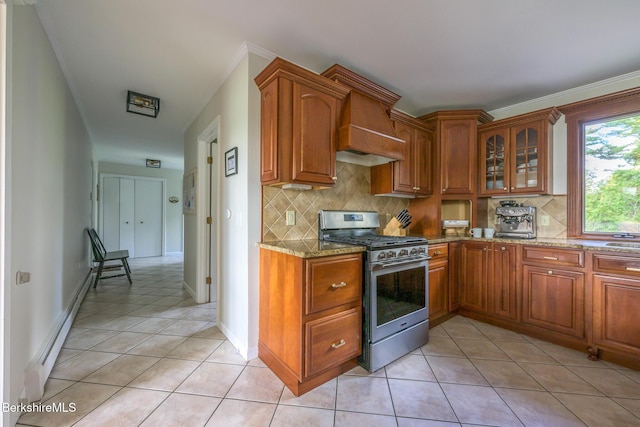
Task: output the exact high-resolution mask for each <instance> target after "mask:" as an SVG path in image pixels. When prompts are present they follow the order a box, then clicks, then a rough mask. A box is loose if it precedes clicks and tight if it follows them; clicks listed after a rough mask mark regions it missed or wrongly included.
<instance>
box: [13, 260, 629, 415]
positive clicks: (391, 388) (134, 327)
mask: <svg viewBox="0 0 640 427" xmlns="http://www.w3.org/2000/svg"><path fill="white" fill-rule="evenodd" d="M131 267H132V271H133V280H134V283H133V285H132V286H129V285H128V284H127V283H126V280H125V279H124V278H116V279H108V280H105V281H101V283H100V284H99V285H98V288H97V289H95V290H94V289H93V288H91V289H90V290H89V291H88V293H87V296H86V298H85V301H84V302H83V304H82V306H81V309H80V312H79V313H78V317H77V319H76V321H75V323H74V325H73V327H72V329H71V332H70V336H69V338H68V339H67V341H66V342H65V344H64V348H63V350H62V352H61V354H60V356H59V357H58V360H57V362H56V365H55V367H54V369H53V372H52V373H51V376H50V379H49V381H48V382H47V385H46V388H45V396H44V399H43V402H44V403H56V404H60V403H65V404H66V409H68V410H70V409H72V404H74V405H75V411H67V412H52V413H46V412H40V413H38V412H32V413H28V414H24V415H23V416H22V417H21V418H20V420H19V424H18V425H23V426H51V427H53V426H55V427H59V426H68V425H74V426H92V427H95V426H100V427H102V426H138V425H142V426H152V427H157V426H172V427H173V426H181V425H182V426H188V427H197V426H205V425H206V426H224V427H233V426H238V427H240V426H241V427H245V426H264V427H266V426H271V427H281V426H282V427H284V426H287V427H289V426H303V427H314V426H318V427H331V426H339V427H352V426H371V427H378V426H381V427H393V426H395V427H445V426H447V427H454V426H461V425H464V426H471V425H474V426H522V425H526V426H584V425H588V426H594V427H596V426H604V425H611V426H613V425H615V426H639V425H640V375H639V374H640V373H639V372H637V371H631V370H628V369H624V368H621V367H619V366H615V365H612V364H608V363H605V362H601V361H598V362H592V361H589V360H588V359H587V358H586V354H581V353H578V352H575V351H572V350H568V349H565V348H562V347H558V346H555V345H553V344H549V343H545V342H542V341H539V340H535V339H533V338H530V337H525V336H523V335H520V334H516V333H514V332H510V331H506V330H503V329H500V328H496V327H494V326H491V325H487V324H484V323H480V322H476V321H473V320H469V319H466V318H463V317H456V318H453V319H451V320H449V321H447V322H445V323H444V324H442V325H440V326H437V327H435V328H433V329H432V330H431V339H430V342H429V344H427V345H425V346H423V347H422V348H420V349H417V350H415V351H414V352H412V353H411V354H409V355H407V356H405V357H403V358H401V359H399V360H397V361H396V362H394V363H392V364H390V365H388V366H386V367H385V368H383V369H381V370H379V371H377V372H374V373H372V374H369V373H368V372H366V371H364V370H363V369H362V368H359V367H358V368H355V369H353V370H352V371H350V372H348V373H347V374H345V375H342V376H340V377H339V378H337V379H334V380H332V381H329V382H328V383H326V384H324V385H322V386H320V387H318V388H317V389H315V390H312V391H311V392H309V393H307V394H305V395H303V396H301V397H299V398H296V397H295V396H293V394H292V393H291V392H290V391H289V390H288V389H286V388H285V387H284V385H283V384H282V382H281V381H280V380H279V379H278V378H277V377H276V376H275V375H274V374H273V373H272V372H271V371H270V370H269V369H267V368H266V367H265V366H264V364H262V362H260V360H259V359H254V360H252V361H250V362H248V363H247V362H246V361H245V360H244V359H243V358H242V357H241V356H240V355H239V354H238V353H237V352H236V350H235V349H234V348H233V346H232V345H231V344H230V343H229V341H227V340H226V338H225V336H224V335H223V334H222V333H221V332H220V331H219V329H218V328H217V327H216V326H215V318H216V307H215V305H214V304H203V305H197V304H195V303H194V302H193V300H192V299H191V297H190V296H189V295H188V294H187V293H186V292H184V291H183V290H182V284H181V282H182V258H180V257H163V258H140V259H133V260H131Z"/></svg>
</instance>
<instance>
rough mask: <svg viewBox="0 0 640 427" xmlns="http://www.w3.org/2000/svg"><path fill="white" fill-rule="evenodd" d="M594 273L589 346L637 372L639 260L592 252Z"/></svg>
mask: <svg viewBox="0 0 640 427" xmlns="http://www.w3.org/2000/svg"><path fill="white" fill-rule="evenodd" d="M593 272H594V274H593V276H592V280H591V281H592V284H593V339H592V345H593V347H594V348H595V349H597V350H596V351H601V350H602V351H604V352H605V353H609V354H613V356H614V359H615V360H614V361H615V362H618V363H625V362H631V363H626V364H627V365H629V366H631V367H634V368H636V369H640V322H639V321H638V315H637V312H638V307H640V257H638V256H622V255H616V254H611V253H595V254H593ZM615 356H618V357H621V356H622V357H624V358H625V359H627V360H617V357H615ZM629 359H630V360H629Z"/></svg>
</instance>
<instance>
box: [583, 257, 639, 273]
mask: <svg viewBox="0 0 640 427" xmlns="http://www.w3.org/2000/svg"><path fill="white" fill-rule="evenodd" d="M593 271H597V272H602V273H614V274H623V275H625V276H640V258H638V257H630V256H629V257H627V256H620V255H609V254H593Z"/></svg>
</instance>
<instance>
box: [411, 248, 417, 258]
mask: <svg viewBox="0 0 640 427" xmlns="http://www.w3.org/2000/svg"><path fill="white" fill-rule="evenodd" d="M410 253H411V256H416V255H417V254H418V250H417V249H416V248H413V249H411V252H410Z"/></svg>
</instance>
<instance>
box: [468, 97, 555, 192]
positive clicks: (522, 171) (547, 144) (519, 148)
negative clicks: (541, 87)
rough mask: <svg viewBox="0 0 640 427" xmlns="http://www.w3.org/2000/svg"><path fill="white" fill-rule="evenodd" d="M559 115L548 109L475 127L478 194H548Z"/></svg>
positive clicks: (552, 109) (553, 109)
mask: <svg viewBox="0 0 640 427" xmlns="http://www.w3.org/2000/svg"><path fill="white" fill-rule="evenodd" d="M559 117H560V112H559V111H558V110H556V109H555V108H548V109H545V110H539V111H535V112H533V113H528V114H523V115H520V116H516V117H511V118H508V119H502V120H496V121H495V122H491V123H486V124H483V125H480V126H478V135H479V136H478V140H479V143H478V144H479V147H478V153H479V156H478V157H479V164H478V172H479V194H480V195H481V196H493V195H501V194H528V193H534V194H548V193H549V192H550V191H551V168H552V166H553V165H552V162H551V152H552V148H553V146H552V140H553V125H554V124H555V123H556V121H557V120H558V118H559Z"/></svg>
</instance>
